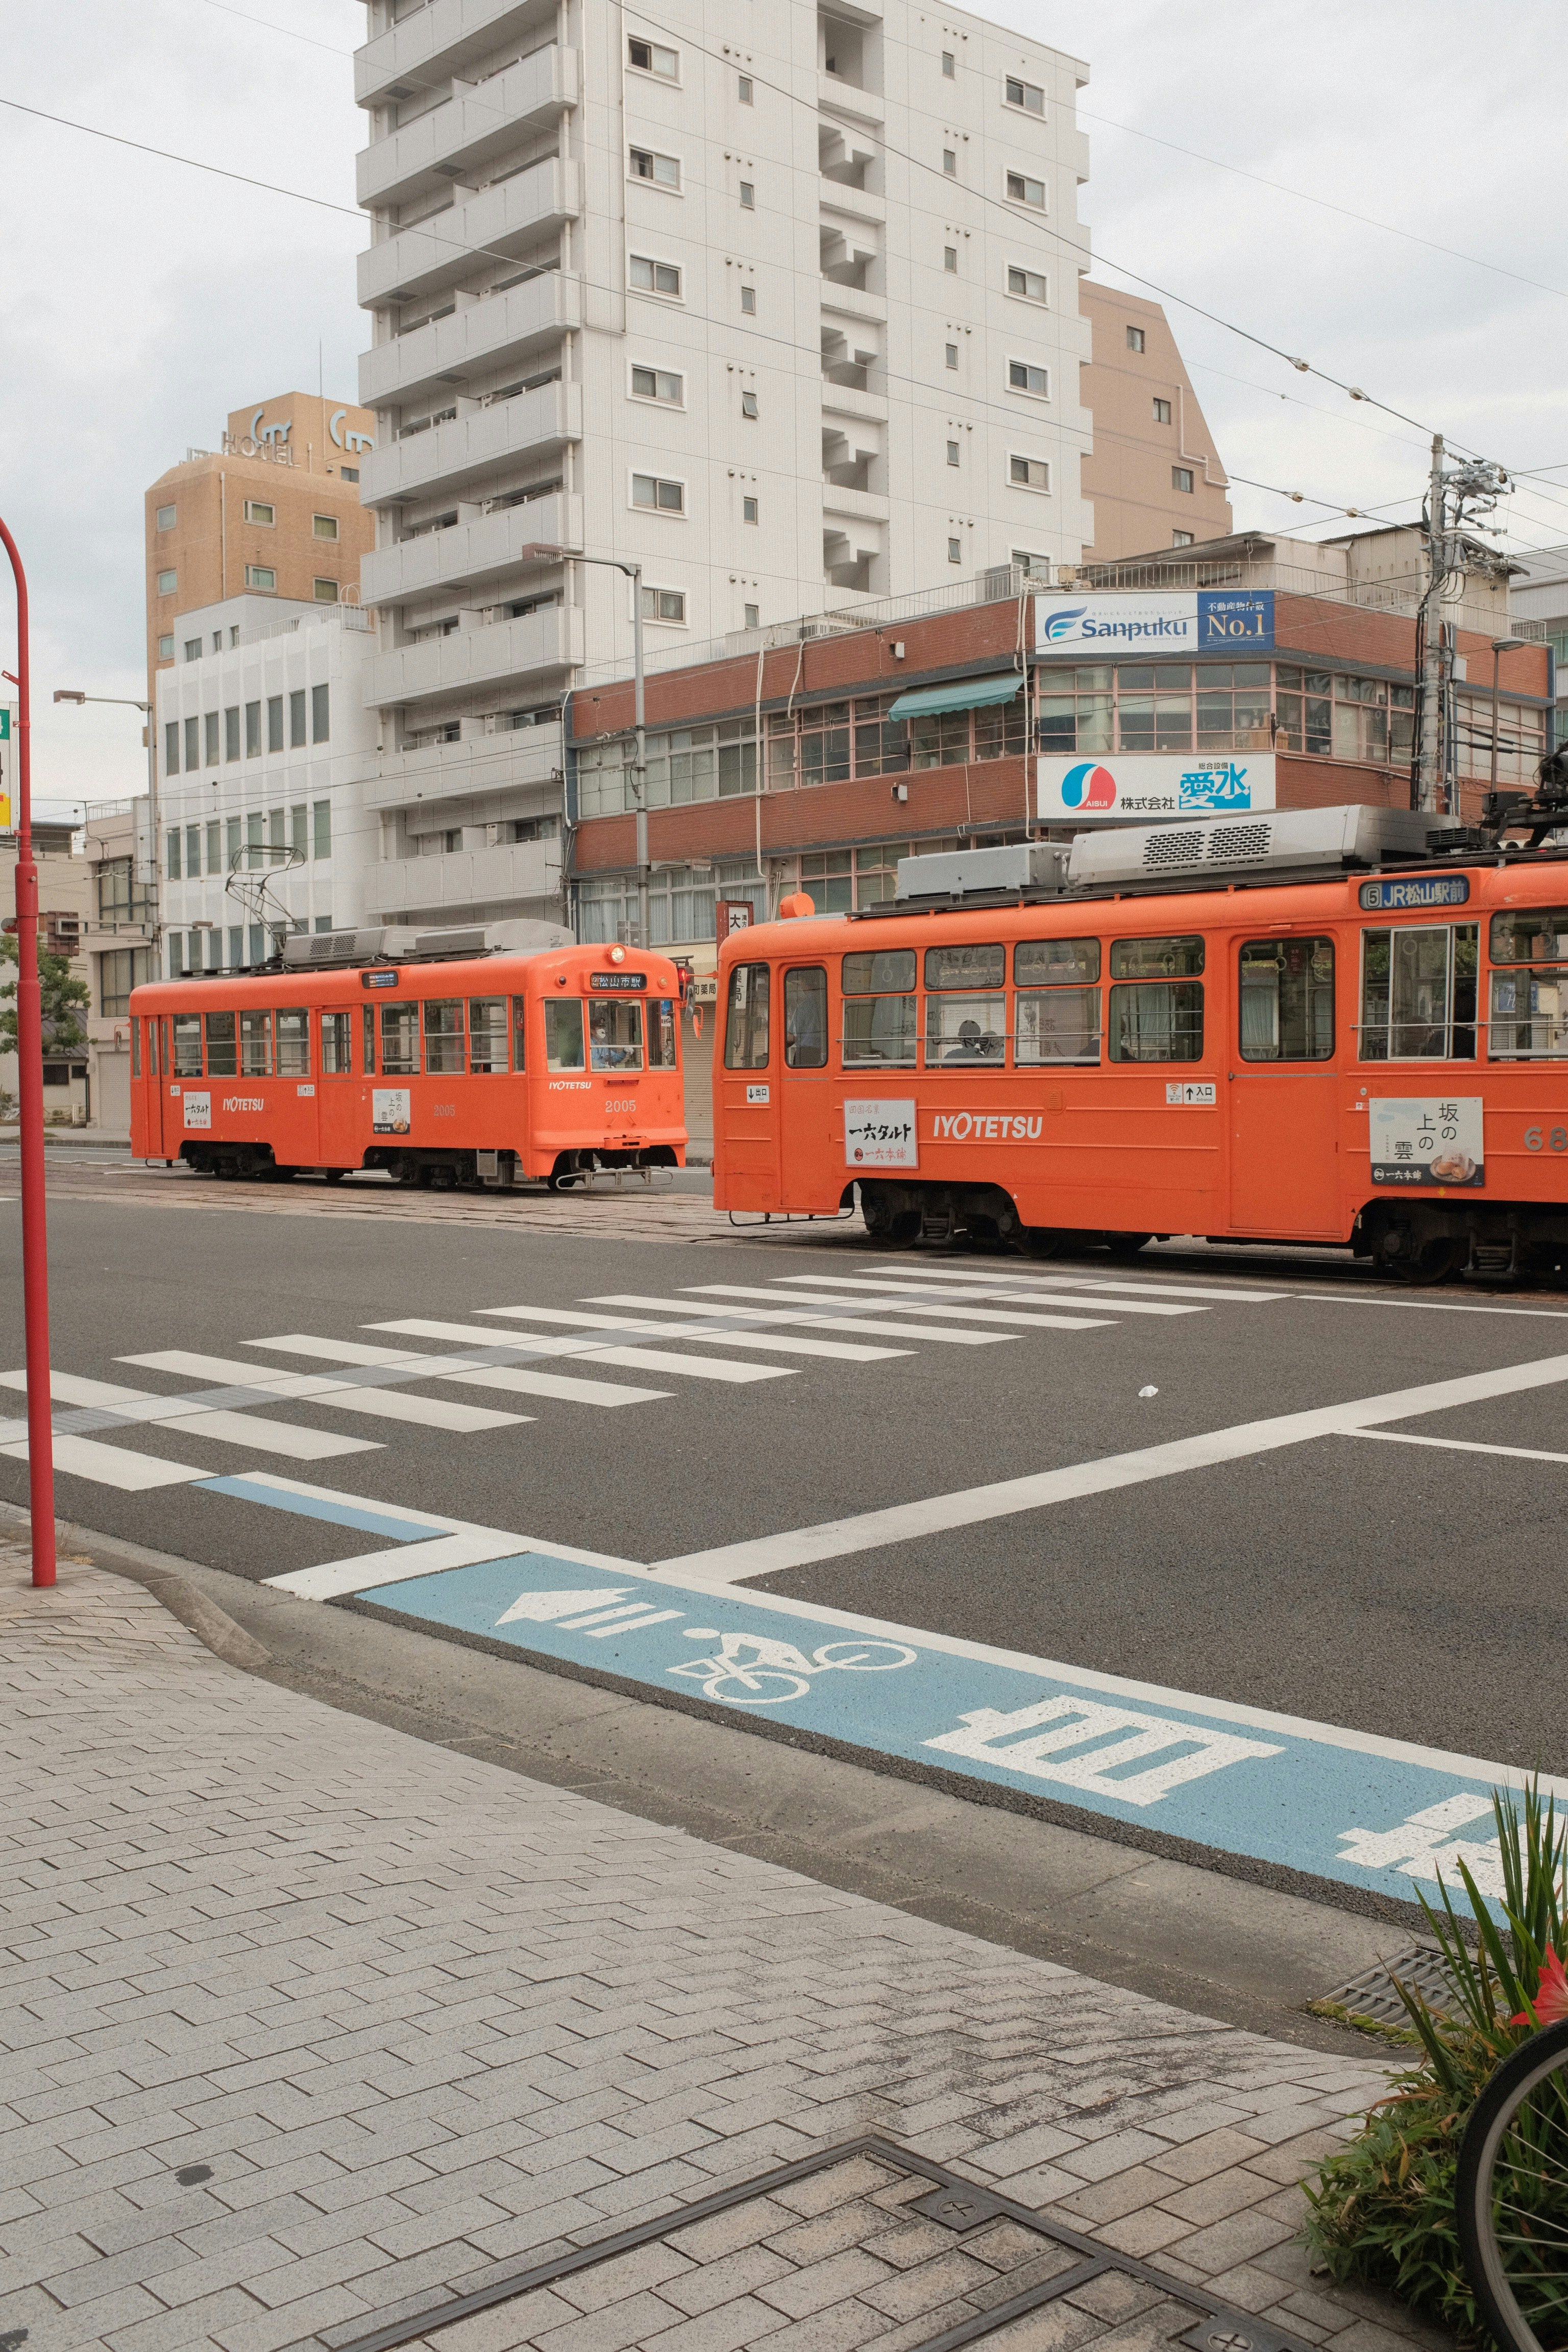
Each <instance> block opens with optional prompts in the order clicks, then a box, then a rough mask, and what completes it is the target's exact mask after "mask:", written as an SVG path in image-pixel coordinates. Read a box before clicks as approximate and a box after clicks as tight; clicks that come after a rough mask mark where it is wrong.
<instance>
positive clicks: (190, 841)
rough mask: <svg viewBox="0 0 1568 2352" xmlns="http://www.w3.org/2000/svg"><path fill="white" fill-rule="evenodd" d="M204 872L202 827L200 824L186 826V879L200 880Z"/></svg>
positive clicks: (188, 880) (189, 880) (190, 880)
mask: <svg viewBox="0 0 1568 2352" xmlns="http://www.w3.org/2000/svg"><path fill="white" fill-rule="evenodd" d="M201 872H202V829H201V826H200V825H199V824H188V825H186V827H185V879H186V881H187V882H199V881H200V879H201Z"/></svg>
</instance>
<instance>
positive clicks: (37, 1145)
mask: <svg viewBox="0 0 1568 2352" xmlns="http://www.w3.org/2000/svg"><path fill="white" fill-rule="evenodd" d="M0 544H3V545H4V547H5V552H6V554H7V555H8V556H9V557H10V559H11V570H12V572H13V574H14V575H15V578H16V678H15V681H14V683H15V685H16V737H17V741H16V1073H17V1075H16V1084H17V1087H18V1089H19V1092H20V1096H21V1112H22V1136H21V1144H22V1302H23V1303H22V1318H23V1328H24V1333H25V1339H24V1346H25V1349H26V1359H27V1500H28V1505H29V1508H30V1512H31V1518H32V1540H33V1582H34V1584H35V1585H50V1584H53V1582H54V1580H55V1432H54V1423H53V1421H52V1419H51V1417H50V1404H49V1244H48V1231H47V1222H46V1216H45V1207H44V1028H43V999H42V995H41V993H40V991H39V987H38V868H37V863H36V861H35V859H34V856H33V763H32V725H33V681H32V668H31V664H30V659H29V655H28V646H27V575H26V572H24V571H23V569H22V558H21V556H20V554H19V553H18V552H17V549H16V541H15V540H14V539H13V538H12V536H11V534H10V532H9V530H7V529H6V527H5V523H4V522H0Z"/></svg>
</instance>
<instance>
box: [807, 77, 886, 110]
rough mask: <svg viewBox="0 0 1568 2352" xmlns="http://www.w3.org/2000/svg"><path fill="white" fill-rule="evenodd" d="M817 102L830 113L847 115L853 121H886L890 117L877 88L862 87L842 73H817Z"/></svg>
mask: <svg viewBox="0 0 1568 2352" xmlns="http://www.w3.org/2000/svg"><path fill="white" fill-rule="evenodd" d="M816 102H817V104H818V106H820V107H825V108H826V110H827V112H828V113H829V114H845V115H847V116H848V117H849V119H850V121H852V122H885V121H887V117H888V109H887V104H886V102H885V100H883V99H882V98H881V97H880V96H879V93H878V92H877V91H876V90H874V89H858V87H857V85H856V84H855V83H854V82H852V81H846V79H844V76H843V75H842V74H830V73H819V74H818V75H817V77H816Z"/></svg>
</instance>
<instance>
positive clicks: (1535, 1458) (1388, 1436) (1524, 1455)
mask: <svg viewBox="0 0 1568 2352" xmlns="http://www.w3.org/2000/svg"><path fill="white" fill-rule="evenodd" d="M1345 1435H1346V1436H1347V1437H1375V1438H1377V1439H1379V1440H1380V1441H1381V1443H1382V1444H1384V1445H1437V1446H1441V1448H1442V1449H1443V1451H1444V1453H1445V1454H1509V1455H1511V1457H1512V1458H1513V1459H1514V1460H1515V1461H1516V1462H1568V1454H1545V1453H1542V1450H1541V1448H1540V1447H1539V1446H1535V1445H1482V1444H1479V1442H1478V1441H1477V1440H1476V1439H1475V1438H1473V1437H1418V1436H1417V1435H1416V1434H1415V1432H1414V1431H1412V1430H1406V1429H1347V1430H1346V1432H1345Z"/></svg>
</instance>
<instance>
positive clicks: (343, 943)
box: [283, 923, 489, 971]
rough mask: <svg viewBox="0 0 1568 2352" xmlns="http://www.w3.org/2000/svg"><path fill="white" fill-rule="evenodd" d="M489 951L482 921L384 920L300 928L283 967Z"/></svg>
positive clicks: (423, 959) (286, 947)
mask: <svg viewBox="0 0 1568 2352" xmlns="http://www.w3.org/2000/svg"><path fill="white" fill-rule="evenodd" d="M488 954H489V937H488V936H487V934H486V931H485V929H484V927H483V925H482V924H475V925H470V926H468V928H467V929H453V930H446V931H416V930H415V929H414V928H413V926H412V925H411V924H397V923H380V924H376V925H374V926H373V927H372V928H371V929H366V930H357V931H310V932H298V933H296V935H295V936H294V937H293V938H292V939H287V940H284V942H283V967H284V970H285V971H299V970H300V968H301V967H304V968H306V969H309V968H311V967H316V968H320V967H321V965H323V964H352V963H378V962H389V963H390V962H411V963H431V962H436V961H439V960H440V959H441V958H443V957H451V956H482V955H488Z"/></svg>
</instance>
